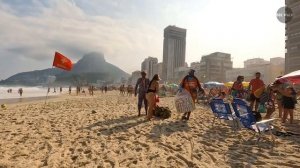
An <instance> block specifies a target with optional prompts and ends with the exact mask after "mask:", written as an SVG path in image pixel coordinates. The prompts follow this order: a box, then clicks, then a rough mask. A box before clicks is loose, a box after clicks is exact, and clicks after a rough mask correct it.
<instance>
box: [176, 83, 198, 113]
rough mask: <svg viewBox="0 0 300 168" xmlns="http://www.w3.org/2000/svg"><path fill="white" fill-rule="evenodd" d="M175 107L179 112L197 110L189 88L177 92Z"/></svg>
mask: <svg viewBox="0 0 300 168" xmlns="http://www.w3.org/2000/svg"><path fill="white" fill-rule="evenodd" d="M175 107H176V110H177V112H179V113H186V112H192V111H193V110H195V104H194V102H193V99H192V96H191V94H190V93H189V92H188V91H187V90H185V89H182V91H179V92H177V94H176V96H175Z"/></svg>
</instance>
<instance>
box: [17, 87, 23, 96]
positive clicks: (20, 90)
mask: <svg viewBox="0 0 300 168" xmlns="http://www.w3.org/2000/svg"><path fill="white" fill-rule="evenodd" d="M18 93H19V94H20V96H21V97H22V95H23V89H22V88H20V89H19V91H18Z"/></svg>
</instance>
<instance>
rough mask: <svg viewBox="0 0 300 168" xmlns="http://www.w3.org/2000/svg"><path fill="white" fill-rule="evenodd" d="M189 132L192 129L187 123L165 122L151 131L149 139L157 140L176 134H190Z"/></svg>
mask: <svg viewBox="0 0 300 168" xmlns="http://www.w3.org/2000/svg"><path fill="white" fill-rule="evenodd" d="M189 130H190V127H189V126H188V123H187V122H185V121H163V122H162V123H160V124H157V125H155V126H154V127H153V128H152V129H151V131H150V135H149V138H151V139H157V138H160V137H161V136H162V135H164V136H170V135H171V134H173V133H175V132H188V131H189Z"/></svg>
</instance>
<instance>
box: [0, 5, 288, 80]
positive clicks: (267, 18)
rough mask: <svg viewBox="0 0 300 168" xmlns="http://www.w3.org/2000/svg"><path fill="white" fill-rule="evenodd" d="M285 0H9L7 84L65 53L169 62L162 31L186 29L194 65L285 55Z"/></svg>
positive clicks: (2, 44)
mask: <svg viewBox="0 0 300 168" xmlns="http://www.w3.org/2000/svg"><path fill="white" fill-rule="evenodd" d="M283 5H284V1H282V0H277V1H274V0H264V1H261V0H252V1H250V0H249V1H245V2H244V1H243V2H241V1H240V0H226V1H224V0H214V1H212V0H201V1H200V0H186V1H182V0H164V1H162V0H126V1H124V0H89V1H86V0H44V1H40V0H27V1H22V0H9V1H0V23H1V26H0V39H1V41H0V59H1V61H0V72H1V73H0V79H1V78H2V79H3V78H6V77H8V76H10V75H13V74H15V73H17V72H20V71H28V70H35V69H43V68H47V67H49V66H51V61H52V59H53V53H54V52H55V51H60V52H62V53H63V54H65V55H67V56H69V57H70V58H71V59H72V60H74V61H77V60H78V59H80V58H81V57H82V56H83V54H86V53H89V52H93V51H96V52H102V53H104V55H105V58H106V60H107V61H108V62H110V63H113V64H115V65H117V66H119V67H120V68H121V69H123V70H125V71H127V72H129V73H130V72H132V71H134V70H136V69H140V63H141V62H142V60H143V59H144V58H145V57H147V56H154V57H157V58H158V59H159V61H161V60H162V53H163V52H162V48H163V29H164V28H165V27H166V26H168V25H176V26H179V27H182V28H186V29H187V39H186V40H187V46H186V47H187V48H186V60H187V62H189V63H190V62H193V61H200V59H201V56H202V55H206V54H209V53H212V52H216V51H221V52H227V53H231V54H232V57H234V59H233V61H234V65H235V66H242V65H243V61H244V60H245V59H249V58H254V57H261V58H265V59H268V58H270V57H275V56H284V24H282V23H280V22H278V21H277V20H276V11H277V9H278V8H279V7H281V6H283Z"/></svg>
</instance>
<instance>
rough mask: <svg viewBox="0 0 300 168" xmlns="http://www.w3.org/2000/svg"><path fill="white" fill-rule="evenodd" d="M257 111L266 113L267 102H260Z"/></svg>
mask: <svg viewBox="0 0 300 168" xmlns="http://www.w3.org/2000/svg"><path fill="white" fill-rule="evenodd" d="M257 111H258V112H259V113H265V112H266V107H265V104H262V103H260V104H259V105H258V109H257Z"/></svg>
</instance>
